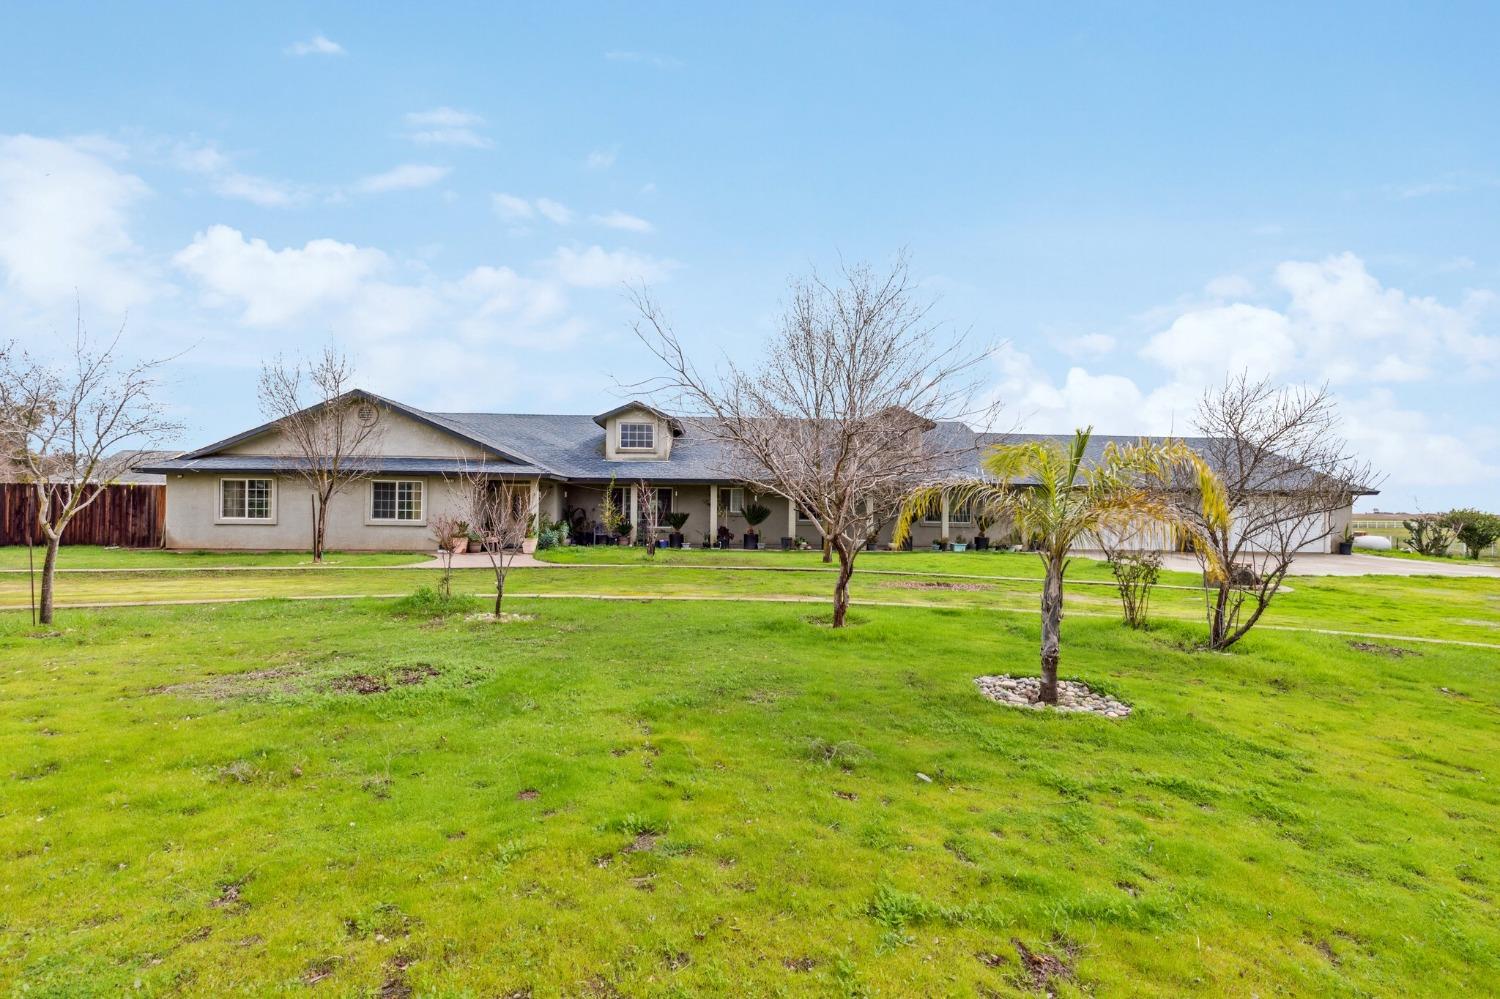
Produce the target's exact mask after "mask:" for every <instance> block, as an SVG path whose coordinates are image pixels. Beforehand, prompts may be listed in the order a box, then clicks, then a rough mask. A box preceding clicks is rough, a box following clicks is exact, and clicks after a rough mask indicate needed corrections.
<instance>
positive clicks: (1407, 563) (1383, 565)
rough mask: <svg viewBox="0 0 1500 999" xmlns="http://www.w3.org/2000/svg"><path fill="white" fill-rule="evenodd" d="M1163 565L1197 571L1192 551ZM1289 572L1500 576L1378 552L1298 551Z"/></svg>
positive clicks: (1491, 567) (1489, 568)
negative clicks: (1326, 553)
mask: <svg viewBox="0 0 1500 999" xmlns="http://www.w3.org/2000/svg"><path fill="white" fill-rule="evenodd" d="M1162 568H1163V569H1174V570H1177V571H1178V572H1198V571H1199V570H1198V560H1197V559H1195V558H1193V556H1191V555H1176V554H1173V555H1167V556H1165V557H1164V558H1163V559H1162ZM1288 575H1291V576H1449V577H1456V578H1480V579H1500V566H1497V565H1495V564H1494V563H1490V562H1470V561H1468V560H1467V559H1446V560H1437V559H1431V560H1429V559H1414V558H1385V557H1382V556H1380V555H1360V554H1358V553H1356V554H1354V555H1322V554H1307V555H1298V556H1297V557H1296V559H1294V560H1293V561H1292V568H1291V570H1290V572H1288Z"/></svg>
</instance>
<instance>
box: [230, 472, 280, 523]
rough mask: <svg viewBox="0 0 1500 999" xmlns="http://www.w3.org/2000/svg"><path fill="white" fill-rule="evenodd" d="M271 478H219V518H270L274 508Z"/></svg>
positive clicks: (273, 489)
mask: <svg viewBox="0 0 1500 999" xmlns="http://www.w3.org/2000/svg"><path fill="white" fill-rule="evenodd" d="M274 497H275V486H274V484H273V481H272V480H271V479H220V480H219V519H220V520H270V519H271V517H272V512H273V510H274V509H275V506H274V503H273V499H274Z"/></svg>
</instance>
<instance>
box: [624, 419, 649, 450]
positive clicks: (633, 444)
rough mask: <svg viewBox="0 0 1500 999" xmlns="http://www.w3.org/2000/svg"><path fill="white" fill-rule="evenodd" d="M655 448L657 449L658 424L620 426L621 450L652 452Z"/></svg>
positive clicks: (625, 424) (626, 424) (627, 424)
mask: <svg viewBox="0 0 1500 999" xmlns="http://www.w3.org/2000/svg"><path fill="white" fill-rule="evenodd" d="M654 447H656V424H654V423H621V424H620V450H622V451H650V450H651V449H652V448H654Z"/></svg>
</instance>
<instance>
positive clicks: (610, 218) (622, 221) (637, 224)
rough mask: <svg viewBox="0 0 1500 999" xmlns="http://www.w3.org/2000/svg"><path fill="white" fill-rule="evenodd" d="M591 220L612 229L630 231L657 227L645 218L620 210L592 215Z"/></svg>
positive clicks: (641, 230) (648, 230) (645, 230)
mask: <svg viewBox="0 0 1500 999" xmlns="http://www.w3.org/2000/svg"><path fill="white" fill-rule="evenodd" d="M589 221H591V222H596V223H598V224H599V225H602V226H607V227H609V228H611V229H624V230H626V231H628V232H651V231H652V229H653V228H655V227H654V226H652V225H651V223H650V222H647V221H646V220H645V219H643V218H641V217H639V216H637V215H630V214H628V213H626V212H622V211H619V210H616V211H612V212H609V213H607V214H605V215H591V216H590V217H589Z"/></svg>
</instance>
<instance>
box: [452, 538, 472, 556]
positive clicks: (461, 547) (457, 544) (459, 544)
mask: <svg viewBox="0 0 1500 999" xmlns="http://www.w3.org/2000/svg"><path fill="white" fill-rule="evenodd" d="M448 550H449V551H450V552H452V553H453V554H455V555H462V554H463V553H464V552H466V551H468V550H469V539H468V538H449V539H448Z"/></svg>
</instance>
